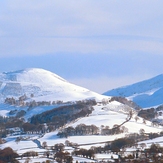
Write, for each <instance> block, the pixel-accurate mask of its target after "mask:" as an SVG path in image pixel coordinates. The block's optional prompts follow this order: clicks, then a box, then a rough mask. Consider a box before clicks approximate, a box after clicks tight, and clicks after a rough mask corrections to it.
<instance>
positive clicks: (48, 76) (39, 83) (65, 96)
mask: <svg viewBox="0 0 163 163" xmlns="http://www.w3.org/2000/svg"><path fill="white" fill-rule="evenodd" d="M24 94H26V95H27V97H30V96H31V94H33V95H34V98H33V100H36V101H43V100H44V101H46V99H47V101H54V100H62V101H74V100H81V99H86V98H102V97H103V96H102V95H99V94H97V93H95V92H92V91H90V90H88V89H85V88H83V87H79V86H77V85H74V84H71V83H69V82H68V81H66V80H65V79H63V78H61V77H60V76H58V75H56V74H54V73H52V72H49V71H46V70H44V69H38V68H31V69H24V70H20V71H14V72H6V73H1V74H0V99H1V102H3V101H4V99H5V98H6V97H14V98H18V97H20V96H22V95H24Z"/></svg>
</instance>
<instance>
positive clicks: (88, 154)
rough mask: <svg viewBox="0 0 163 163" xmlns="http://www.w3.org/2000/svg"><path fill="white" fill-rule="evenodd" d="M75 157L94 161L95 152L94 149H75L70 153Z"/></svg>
mask: <svg viewBox="0 0 163 163" xmlns="http://www.w3.org/2000/svg"><path fill="white" fill-rule="evenodd" d="M72 154H73V155H75V156H80V157H86V158H89V159H94V158H95V150H94V149H88V150H87V149H82V148H81V149H78V150H77V149H76V150H74V151H73V153H72Z"/></svg>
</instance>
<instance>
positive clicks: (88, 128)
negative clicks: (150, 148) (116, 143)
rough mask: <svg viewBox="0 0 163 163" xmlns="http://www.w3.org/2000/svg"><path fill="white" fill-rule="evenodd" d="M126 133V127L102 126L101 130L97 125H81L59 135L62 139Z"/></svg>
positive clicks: (60, 132) (62, 131) (67, 129)
mask: <svg viewBox="0 0 163 163" xmlns="http://www.w3.org/2000/svg"><path fill="white" fill-rule="evenodd" d="M125 132H128V129H127V128H126V127H125V126H118V125H116V124H115V125H114V126H113V128H111V129H110V128H109V126H106V127H104V126H103V125H102V126H101V130H100V128H99V127H97V126H95V125H85V124H79V125H77V126H76V127H75V128H74V127H72V126H70V127H67V128H64V129H62V130H60V131H59V132H58V134H57V135H58V136H59V137H60V138H62V137H68V136H77V135H97V134H101V135H115V134H120V133H125Z"/></svg>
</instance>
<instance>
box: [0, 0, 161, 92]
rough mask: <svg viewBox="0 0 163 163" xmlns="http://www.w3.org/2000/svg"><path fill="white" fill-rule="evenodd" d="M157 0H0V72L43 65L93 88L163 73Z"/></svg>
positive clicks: (113, 85) (113, 86)
mask: <svg viewBox="0 0 163 163" xmlns="http://www.w3.org/2000/svg"><path fill="white" fill-rule="evenodd" d="M162 6H163V1H162V0H155V1H154V0H148V1H147V0H124V1H115V0H80V1H76V0H69V1H67V0H59V1H58V0H46V1H44V0H35V1H33V0H28V1H27V0H14V1H12V0H5V1H0V72H4V71H14V70H19V69H24V68H31V67H36V68H43V69H46V70H49V71H52V72H54V73H56V74H58V75H60V76H61V77H63V78H65V79H66V80H68V81H70V82H72V83H74V84H77V85H80V86H83V87H86V88H88V89H90V90H93V91H96V92H98V93H103V92H105V91H107V90H109V89H112V88H116V87H119V86H124V85H128V84H132V83H134V82H138V81H141V80H144V79H148V78H150V77H154V76H156V75H159V74H161V73H163V64H162V62H163V10H162Z"/></svg>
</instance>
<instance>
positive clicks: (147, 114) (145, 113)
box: [138, 108, 157, 120]
mask: <svg viewBox="0 0 163 163" xmlns="http://www.w3.org/2000/svg"><path fill="white" fill-rule="evenodd" d="M138 116H140V117H142V118H144V119H147V120H152V119H154V118H155V117H156V116H157V112H156V110H155V109H154V108H150V109H144V110H140V111H139V113H138Z"/></svg>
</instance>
